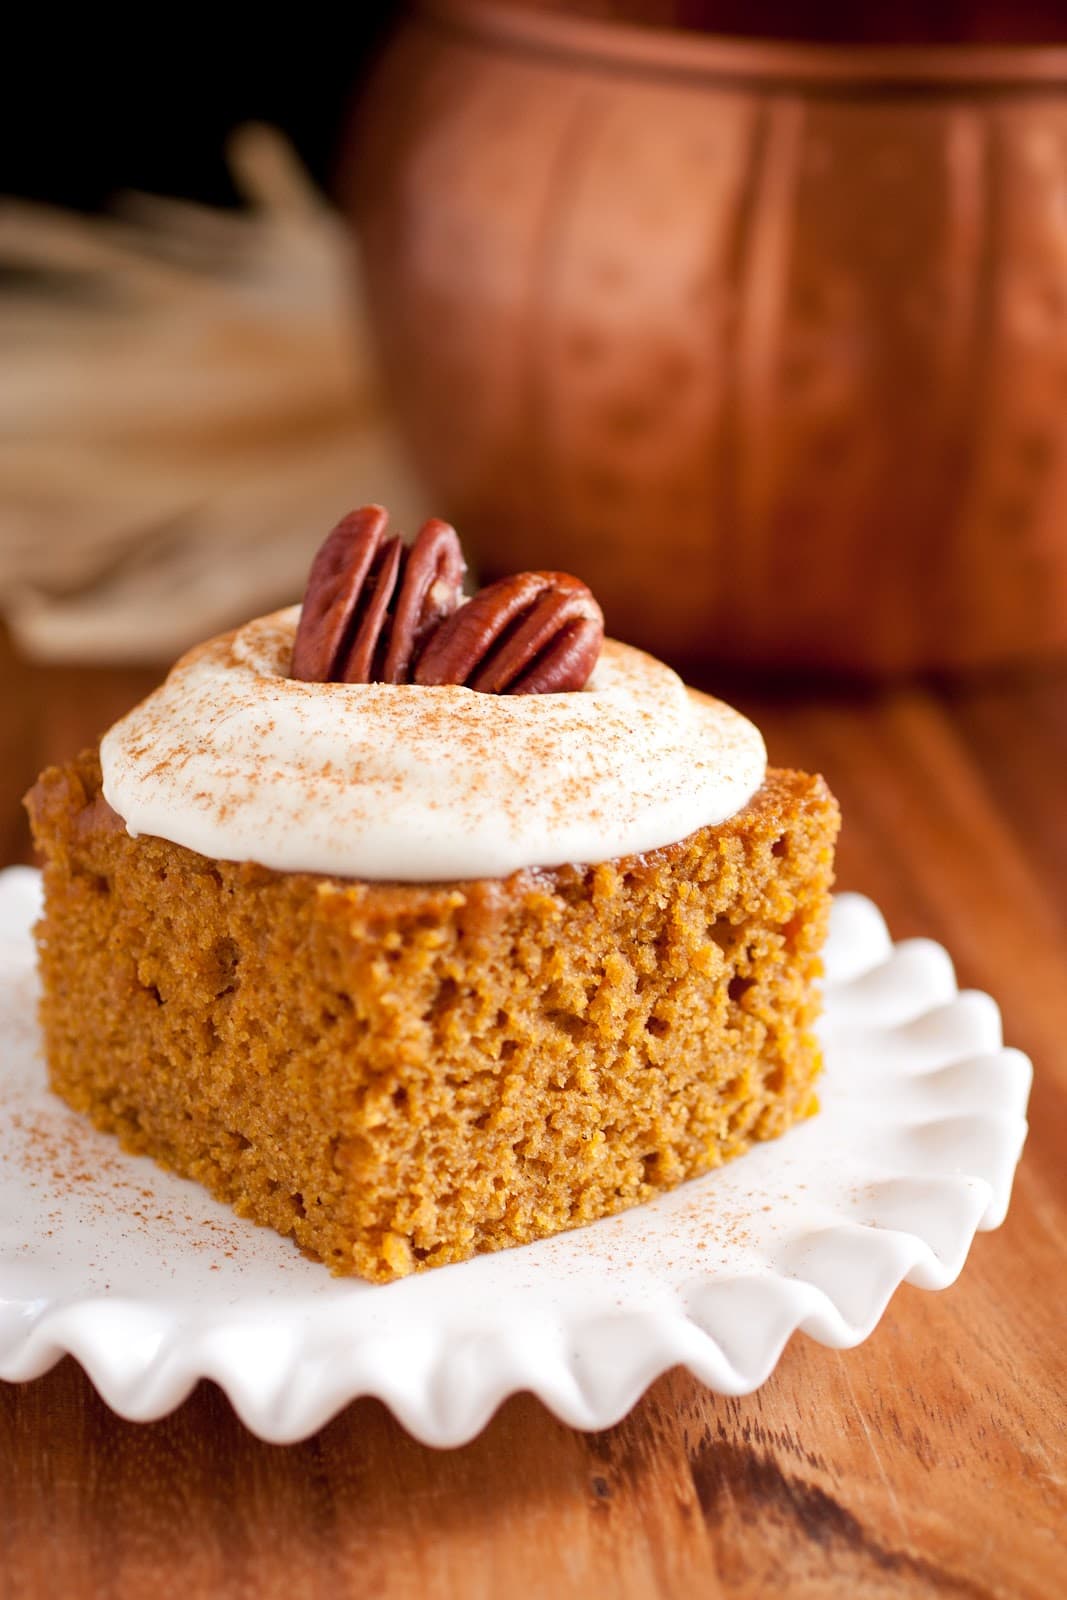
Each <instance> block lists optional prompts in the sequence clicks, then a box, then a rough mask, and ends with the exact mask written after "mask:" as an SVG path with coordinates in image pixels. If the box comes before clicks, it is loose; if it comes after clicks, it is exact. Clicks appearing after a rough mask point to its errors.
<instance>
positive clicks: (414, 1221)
mask: <svg viewBox="0 0 1067 1600" xmlns="http://www.w3.org/2000/svg"><path fill="white" fill-rule="evenodd" d="M29 808H30V813H31V817H32V821H33V828H34V833H35V836H36V840H37V843H38V846H39V847H40V849H41V851H42V852H43V854H44V858H45V897H46V909H45V913H44V917H43V920H42V921H41V923H40V925H39V928H38V941H39V946H40V963H41V978H42V985H43V999H42V1003H41V1016H42V1021H43V1025H44V1034H45V1041H46V1048H47V1056H48V1062H49V1070H50V1074H51V1083H52V1087H53V1088H54V1089H55V1090H56V1092H57V1093H58V1094H60V1095H62V1096H63V1098H64V1099H65V1100H66V1101H68V1102H69V1104H70V1105H72V1106H74V1107H75V1108H76V1109H77V1110H79V1111H83V1112H85V1113H87V1114H88V1115H89V1116H90V1117H91V1118H92V1120H93V1121H94V1122H95V1123H96V1125H97V1126H98V1127H100V1128H104V1129H107V1130H108V1131H110V1132H112V1133H115V1134H117V1135H118V1136H119V1138H120V1140H121V1142H122V1143H123V1145H124V1146H125V1147H126V1148H127V1149H128V1150H131V1151H139V1152H146V1153H147V1154H149V1155H151V1156H154V1157H155V1158H156V1160H157V1161H160V1162H161V1163H162V1164H163V1165H165V1166H167V1167H169V1168H171V1169H173V1170H174V1171H175V1172H178V1173H181V1174H183V1175H184V1176H186V1177H189V1178H195V1179H197V1180H198V1181H199V1182H201V1183H203V1184H204V1185H206V1187H207V1188H208V1189H210V1190H211V1191H212V1193H214V1194H215V1195H217V1196H218V1197H219V1198H220V1199H222V1200H225V1201H228V1202H229V1203H230V1204H231V1205H232V1206H233V1207H234V1209H235V1210H236V1211H237V1212H238V1213H239V1214H240V1215H242V1216H246V1217H251V1218H254V1219H255V1221H257V1222H260V1223H265V1224H267V1225H268V1226H270V1227H272V1228H276V1229H277V1230H278V1231H279V1232H280V1233H283V1234H289V1235H291V1236H292V1237H293V1238H294V1239H295V1240H296V1241H297V1243H298V1244H299V1245H300V1246H302V1247H303V1249H304V1250H306V1251H307V1252H309V1253H310V1254H311V1255H313V1256H315V1257H317V1258H319V1259H320V1260H322V1261H324V1262H325V1263H326V1264H327V1265H328V1266H329V1267H330V1268H331V1269H332V1270H333V1271H334V1272H337V1273H356V1274H358V1275H359V1276H361V1277H364V1278H368V1279H373V1280H375V1281H379V1282H380V1281H385V1280H388V1279H390V1278H395V1277H397V1276H400V1275H402V1274H405V1273H408V1272H411V1271H412V1270H413V1269H415V1268H417V1267H426V1266H435V1265H438V1264H440V1263H444V1262H454V1261H462V1260H464V1259H465V1258H467V1257H469V1256H472V1255H474V1254H475V1253H477V1252H480V1251H484V1250H496V1249H501V1248H503V1247H505V1246H508V1245H514V1244H522V1243H525V1242H528V1241H530V1240H534V1239H540V1238H543V1237H545V1236H546V1235H549V1234H553V1233H556V1232H558V1231H560V1230H561V1229H565V1228H571V1227H574V1226H576V1225H578V1224H581V1223H587V1222H591V1221H593V1220H594V1219H596V1218H598V1217H603V1216H607V1215H609V1214H611V1213H613V1212H617V1211H620V1210H622V1209H623V1208H625V1207H627V1206H632V1205H634V1204H637V1203H639V1202H641V1201H644V1200H648V1199H650V1198H651V1197H652V1196H653V1195H656V1194H658V1193H660V1192H662V1191H663V1190H665V1189H670V1188H673V1187H674V1186H675V1185H676V1184H679V1183H681V1182H682V1181H683V1180H685V1179H687V1178H692V1177H695V1176H696V1175H697V1174H699V1173H702V1172H707V1171H708V1170H709V1169H710V1168H712V1167H716V1166H718V1165H719V1164H720V1163H721V1162H723V1161H726V1160H728V1159H730V1158H731V1157H733V1156H736V1155H739V1154H740V1153H741V1152H742V1151H743V1150H745V1149H747V1148H748V1147H749V1146H750V1145H751V1144H752V1143H753V1142H754V1141H756V1140H760V1139H767V1138H772V1137H774V1136H775V1135H777V1134H780V1133H782V1132H783V1131H784V1130H785V1129H786V1128H787V1127H789V1125H790V1124H791V1123H794V1122H796V1121H797V1120H799V1119H801V1118H804V1117H806V1116H808V1115H809V1114H810V1113H811V1112H812V1111H813V1110H814V1109H815V1105H816V1097H815V1080H816V1077H817V1075H818V1071H819V1065H820V1055H819V1046H818V1042H817V1039H816V1036H815V1032H814V1024H815V1019H816V1015H817V1011H818V988H817V982H816V980H817V978H818V976H819V972H820V962H819V950H820V947H821V945H822V942H823V939H824V936H825V932H826V927H827V916H828V910H829V886H830V881H831V874H832V861H833V847H834V840H835V835H836V832H837V827H838V812H837V807H836V804H835V802H834V800H833V798H832V797H831V795H830V793H829V791H828V790H827V788H826V786H825V784H824V783H823V781H822V780H821V779H820V778H815V777H808V776H806V775H804V774H802V773H798V772H787V771H778V770H775V769H771V770H769V771H768V773H767V777H766V779H765V782H764V784H763V786H762V788H761V789H760V790H759V791H758V792H757V794H756V795H754V796H753V798H752V800H751V801H750V802H749V803H748V804H747V805H746V806H745V807H744V808H743V809H742V810H741V811H740V812H739V813H738V814H737V815H736V816H734V817H732V818H730V819H729V821H728V822H726V823H724V824H722V825H720V826H718V827H715V828H703V829H700V830H698V831H697V832H695V833H693V834H692V835H690V836H689V837H688V838H685V839H683V840H681V841H679V842H678V843H676V844H672V845H669V846H667V847H665V848H662V849H657V850H651V851H648V852H647V853H645V854H642V855H637V856H630V857H623V858H620V859H616V860H611V861H606V862H602V863H600V864H597V865H593V866H585V867H582V866H565V867H561V868H557V869H555V870H552V871H538V870H527V871H520V872H517V873H515V874H513V875H512V876H510V877H508V878H506V879H503V880H488V879H485V880H476V881H471V882H457V883H449V884H426V885H412V884H404V883H373V882H354V881H351V880H345V879H342V878H338V877H331V876H325V875H315V874H310V873H284V872H277V871H272V870H269V869H267V868H264V867H260V866H255V865H252V864H249V863H232V862H224V861H215V860H210V859H208V858H206V857H204V856H202V855H198V854H196V853H195V852H193V851H190V850H188V849H186V848H184V847H182V846H181V845H176V844H173V843H170V842H168V841H167V840H165V839H158V838H150V837H145V836H142V837H140V838H136V839H135V838H131V837H130V836H129V835H128V834H127V832H126V831H125V829H124V827H123V824H122V822H121V821H120V819H119V818H118V817H117V816H116V815H115V814H114V812H113V811H112V810H111V809H110V807H109V806H108V805H107V803H106V801H105V800H104V799H103V798H102V796H101V792H100V769H99V762H98V760H97V757H96V755H95V754H87V755H84V756H83V757H81V758H80V759H79V760H78V761H76V762H73V763H72V764H70V765H68V766H66V767H62V768H53V769H52V770H50V771H48V772H46V773H45V774H44V775H43V776H42V778H41V779H40V781H39V782H38V784H37V786H36V788H35V789H34V790H33V791H32V793H31V795H30V797H29Z"/></svg>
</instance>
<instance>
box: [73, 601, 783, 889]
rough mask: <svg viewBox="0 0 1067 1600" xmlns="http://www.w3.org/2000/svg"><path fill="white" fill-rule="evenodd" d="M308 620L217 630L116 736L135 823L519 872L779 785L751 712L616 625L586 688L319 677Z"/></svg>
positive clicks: (371, 864)
mask: <svg viewBox="0 0 1067 1600" xmlns="http://www.w3.org/2000/svg"><path fill="white" fill-rule="evenodd" d="M298 617H299V611H298V608H296V607H292V608H290V609H289V610H286V611H281V612H276V613H275V614H273V615H272V616H269V617H262V618H259V619H257V620H256V621H254V622H251V623H249V624H247V625H246V626H245V627H243V628H240V629H238V630H236V632H234V633H231V634H227V635H224V636H223V637H221V638H220V639H216V640H213V641H210V642H209V643H208V644H206V645H202V646H199V647H198V648H197V649H196V650H194V651H191V652H190V653H189V655H187V656H185V657H184V658H183V659H182V660H181V661H180V662H178V664H177V666H176V667H175V668H174V669H173V671H172V672H171V674H170V676H169V678H168V679H167V681H166V683H164V684H163V685H162V686H161V687H160V688H159V689H157V690H156V691H155V692H154V694H152V695H150V696H149V697H148V699H147V700H146V701H144V702H143V704H142V705H141V706H139V707H137V708H136V709H135V710H134V711H132V712H131V713H130V714H129V715H128V716H127V717H125V718H123V720H122V721H121V722H119V723H117V724H116V726H115V727H114V728H113V729H111V731H110V732H109V733H108V734H107V735H105V737H104V740H103V743H102V746H101V761H102V766H103V773H104V793H105V795H106V797H107V799H108V801H109V803H110V804H111V805H112V806H113V807H114V809H115V810H116V811H117V812H118V813H119V814H120V816H122V817H123V818H124V819H125V822H126V825H127V827H128V828H129V830H130V832H132V833H151V834H157V835H159V836H161V837H163V838H167V839H170V840H172V841H173V842H174V843H178V844H183V845H185V846H187V847H188V848H190V849H193V850H197V851H199V852H200V853H202V854H204V855H207V856H211V857H214V858H216V859H222V860H253V861H257V862H260V863H261V864H263V865H265V866H269V867H275V868H277V869H279V870H282V871H310V872H321V873H331V874H338V875H342V876H351V877H363V878H370V879H398V880H408V881H414V880H422V881H435V880H436V881H447V880H453V879H462V878H468V877H504V876H507V875H508V874H509V873H511V872H513V871H516V870H518V869H519V868H522V867H549V866H556V865H559V864H561V863H563V862H566V861H577V862H595V861H602V860H607V859H610V858H613V857H616V856H620V855H626V854H637V853H640V852H642V851H644V850H649V849H653V848H655V847H657V846H659V845H664V844H669V843H673V842H675V841H676V840H678V839H681V838H683V837H685V836H686V835H688V834H689V833H692V832H693V831H694V830H695V829H697V828H698V827H702V826H706V825H714V824H716V823H719V822H722V821H724V820H725V819H726V818H727V817H729V816H731V815H733V814H734V813H735V812H736V811H738V810H739V809H740V808H741V807H742V806H743V805H744V804H745V802H746V801H747V800H748V799H749V798H750V797H751V795H752V794H753V793H754V792H755V791H756V789H758V788H759V786H760V784H761V783H762V781H763V776H764V772H765V766H766V757H765V752H764V748H763V741H762V739H761V738H760V735H759V732H758V730H757V729H756V728H754V727H753V725H752V724H751V723H750V722H748V721H746V719H745V718H743V717H742V716H740V715H739V713H737V712H736V711H733V710H732V709H731V708H730V707H728V706H725V705H723V704H722V703H721V702H719V701H717V700H713V699H710V698H709V697H707V696H704V695H699V694H696V693H695V692H694V691H691V690H687V689H686V687H685V685H684V684H683V683H682V681H681V679H679V678H678V677H677V675H676V674H675V673H673V672H672V671H671V670H670V669H669V668H668V667H666V666H664V665H663V664H662V663H661V662H658V661H654V660H653V659H652V658H651V657H649V656H646V655H643V654H642V653H641V652H640V651H637V650H632V649H630V648H629V647H627V646H625V645H621V644H618V643H617V642H615V641H611V640H609V641H607V642H606V643H605V646H604V652H603V655H602V657H601V660H600V663H599V665H598V666H597V669H596V671H595V673H594V674H593V677H592V679H591V680H590V682H589V685H588V687H587V688H586V689H585V690H581V691H577V692H570V693H561V694H540V695H538V694H535V695H516V696H510V695H489V694H479V693H477V692H476V691H474V690H472V689H468V688H464V687H460V686H457V685H445V686H440V687H427V686H421V685H412V684H374V683H372V684H358V685H356V684H343V683H329V684H323V683H305V682H301V681H298V680H294V679H292V678H290V677H289V676H288V665H289V660H290V656H291V652H292V645H293V638H294V634H295V631H296V626H297V621H298Z"/></svg>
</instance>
